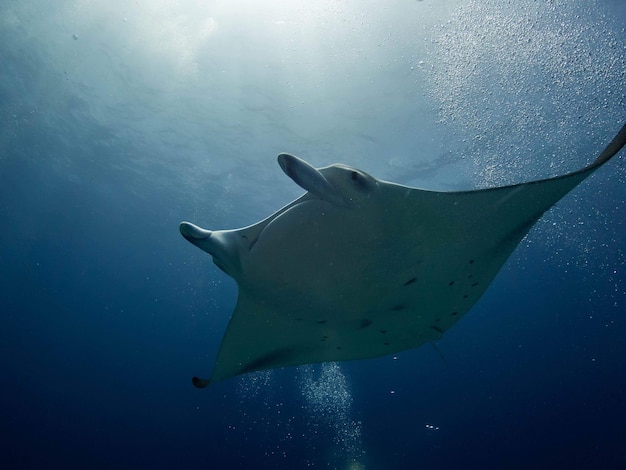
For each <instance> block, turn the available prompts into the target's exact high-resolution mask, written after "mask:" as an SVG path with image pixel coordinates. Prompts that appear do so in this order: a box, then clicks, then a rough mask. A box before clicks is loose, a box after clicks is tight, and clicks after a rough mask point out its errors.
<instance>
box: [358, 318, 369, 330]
mask: <svg viewBox="0 0 626 470" xmlns="http://www.w3.org/2000/svg"><path fill="white" fill-rule="evenodd" d="M371 324H372V320H370V319H369V318H363V319H361V322H360V323H359V329H363V328H367V327H368V326H370V325H371Z"/></svg>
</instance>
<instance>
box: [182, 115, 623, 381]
mask: <svg viewBox="0 0 626 470" xmlns="http://www.w3.org/2000/svg"><path fill="white" fill-rule="evenodd" d="M625 142H626V126H624V127H623V128H622V129H621V130H620V132H619V133H618V134H617V136H616V137H615V138H614V139H613V141H612V142H611V143H610V144H609V145H608V146H607V148H606V149H605V150H604V151H603V152H602V153H601V154H600V156H599V157H598V158H597V159H596V160H595V161H594V162H593V163H592V164H591V165H589V166H587V167H585V168H583V169H581V170H579V171H575V172H573V173H569V174H567V175H563V176H557V177H554V178H549V179H544V180H540V181H531V182H528V183H522V184H516V185H512V186H505V187H499V188H490V189H483V190H476V191H461V192H438V191H427V190H423V189H416V188H411V187H407V186H402V185H399V184H394V183H388V182H385V181H380V180H377V179H375V178H373V177H371V176H370V175H368V174H366V173H364V172H362V171H360V170H357V169H355V168H351V167H348V166H345V165H330V166H327V167H324V168H318V169H316V168H314V167H312V166H311V165H309V164H308V163H306V162H305V161H303V160H301V159H299V158H297V157H294V156H292V155H289V154H280V155H279V156H278V162H279V164H280V166H281V168H282V169H283V171H284V172H285V173H286V174H287V175H288V176H289V177H290V178H292V179H293V180H294V181H295V182H296V183H297V184H299V185H300V186H302V187H303V188H304V189H305V190H307V192H306V193H305V194H304V195H303V196H302V197H300V198H298V199H296V200H295V201H293V202H292V203H290V204H288V205H287V206H285V207H283V208H282V209H280V210H279V211H277V212H276V213H274V214H273V215H271V216H269V217H268V218H266V219H265V220H262V221H261V222H258V223H256V224H254V225H251V226H249V227H245V228H241V229H237V230H220V231H209V230H204V229H202V228H200V227H197V226H195V225H193V224H191V223H188V222H182V223H181V224H180V232H181V233H182V235H183V236H184V237H185V238H186V239H187V240H189V241H190V242H191V243H193V244H194V245H196V246H198V247H199V248H201V249H202V250H204V251H206V252H207V253H209V254H210V255H212V256H213V260H214V262H215V264H216V265H217V266H218V267H220V268H221V269H222V270H223V271H225V272H226V273H227V274H228V275H230V276H232V277H233V278H234V279H235V281H236V282H237V285H238V287H239V297H238V300H237V306H236V308H235V311H234V313H233V315H232V318H231V320H230V323H229V325H228V328H227V330H226V333H225V335H224V339H223V341H222V344H221V347H220V350H219V353H218V357H217V361H216V364H215V368H214V370H213V374H212V376H211V378H210V379H200V378H197V377H194V379H193V383H194V385H196V386H197V387H205V386H207V385H208V384H209V383H212V382H216V381H219V380H223V379H226V378H228V377H232V376H235V375H238V374H243V373H246V372H252V371H256V370H263V369H272V368H276V367H283V366H294V365H299V364H308V363H315V362H325V361H344V360H350V359H363V358H371V357H376V356H383V355H387V354H391V353H395V352H398V351H402V350H406V349H410V348H416V347H418V346H420V345H422V344H424V343H425V342H428V341H433V340H437V339H438V338H440V337H441V335H442V334H443V333H444V332H445V331H446V330H448V329H449V328H450V327H451V326H452V325H454V324H455V323H456V322H457V321H458V320H459V318H461V317H462V316H463V315H464V314H465V313H467V312H468V310H469V309H470V308H471V307H472V306H473V305H474V304H475V303H476V301H477V300H478V299H479V298H480V296H481V295H482V294H483V292H485V290H486V289H487V287H488V286H489V284H490V283H491V281H492V280H493V278H494V277H495V275H496V274H497V272H498V270H499V269H500V267H501V266H502V265H503V263H504V262H505V261H506V259H507V258H508V257H509V255H510V254H511V253H512V252H513V250H514V249H515V248H516V247H517V245H518V244H519V242H520V240H522V238H523V237H524V236H525V235H526V233H528V231H529V230H530V228H531V227H532V226H533V224H534V223H535V222H536V221H537V220H538V219H539V218H540V217H541V216H542V214H543V213H544V212H545V211H546V210H548V209H549V208H550V207H551V206H552V205H553V204H554V203H555V202H557V201H558V200H559V199H561V198H562V197H563V196H564V195H566V194H567V193H568V192H569V191H571V190H572V189H573V188H574V187H576V185H578V184H579V183H580V182H581V181H583V180H584V179H585V178H587V177H588V176H589V175H590V174H591V173H593V172H594V171H595V170H596V169H598V168H599V167H600V166H601V165H603V164H604V163H606V162H607V161H608V160H609V159H610V158H611V157H613V156H614V155H615V154H616V153H617V152H618V151H619V150H620V149H621V148H622V147H623V146H624V143H625Z"/></svg>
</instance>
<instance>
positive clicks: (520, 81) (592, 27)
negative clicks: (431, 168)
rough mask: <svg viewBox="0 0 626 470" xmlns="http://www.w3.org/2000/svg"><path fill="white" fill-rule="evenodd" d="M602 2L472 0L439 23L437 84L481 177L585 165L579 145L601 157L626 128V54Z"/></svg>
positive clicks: (443, 113)
mask: <svg viewBox="0 0 626 470" xmlns="http://www.w3.org/2000/svg"><path fill="white" fill-rule="evenodd" d="M603 7H604V5H603V4H602V2H599V1H598V0H584V1H580V2H551V1H547V2H536V1H530V0H521V1H516V2H502V1H500V0H470V1H468V2H464V3H463V4H462V5H461V6H460V7H459V9H458V10H457V11H456V12H455V13H454V14H453V15H452V17H451V18H450V20H449V21H448V22H447V23H445V24H441V25H438V26H437V30H436V32H435V34H434V36H435V39H434V44H433V46H434V47H432V48H430V50H431V54H432V57H430V58H429V60H428V62H430V63H431V64H432V66H431V73H432V80H431V83H432V84H433V85H432V90H431V93H432V95H433V97H434V99H435V102H436V103H437V105H438V106H439V113H440V119H441V122H442V124H443V125H446V126H449V127H450V129H454V131H456V132H457V133H458V134H460V135H458V134H457V136H458V137H459V139H460V140H461V141H462V148H463V149H464V150H463V151H462V152H463V155H462V157H463V158H465V160H466V162H468V163H470V164H471V167H470V168H469V171H470V172H471V173H472V175H473V177H474V178H475V181H474V184H475V185H476V186H479V187H480V186H483V187H486V186H495V185H502V184H509V183H514V182H519V181H520V178H521V179H532V178H535V177H537V176H542V177H545V176H551V175H554V174H557V173H562V172H564V171H570V170H573V169H578V167H579V165H580V163H581V162H580V160H578V159H572V158H571V155H572V154H576V155H581V154H582V155H585V154H586V153H589V154H590V157H592V156H594V154H595V151H597V150H598V149H601V147H602V144H603V143H605V142H604V139H606V129H615V130H616V131H617V130H618V129H619V127H621V122H619V120H620V119H621V118H622V115H623V111H621V108H622V107H623V104H624V101H625V93H626V92H625V90H624V88H623V83H624V80H626V54H625V52H624V48H623V44H622V43H621V41H620V39H619V38H618V37H616V35H615V33H614V31H616V30H620V29H621V27H618V25H614V24H611V21H612V19H610V18H607V17H606V16H604V15H603V14H602V8H603ZM613 23H615V21H613ZM581 151H582V153H581ZM548 161H549V162H551V163H550V165H551V166H550V168H549V169H548V170H546V169H545V162H548ZM589 162H590V160H587V161H586V162H583V163H589ZM533 163H536V164H537V165H539V164H540V163H541V164H542V165H541V166H537V167H536V168H534V167H533ZM546 172H547V173H548V174H546Z"/></svg>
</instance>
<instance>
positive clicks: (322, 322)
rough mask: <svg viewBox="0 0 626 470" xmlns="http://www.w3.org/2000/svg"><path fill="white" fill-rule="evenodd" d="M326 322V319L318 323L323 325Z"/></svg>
mask: <svg viewBox="0 0 626 470" xmlns="http://www.w3.org/2000/svg"><path fill="white" fill-rule="evenodd" d="M324 323H326V320H320V321H318V322H317V324H318V325H323V324H324Z"/></svg>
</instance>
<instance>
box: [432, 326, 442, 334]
mask: <svg viewBox="0 0 626 470" xmlns="http://www.w3.org/2000/svg"><path fill="white" fill-rule="evenodd" d="M431 328H432V329H433V330H435V331H436V332H437V333H439V334H443V330H442V329H441V328H439V327H438V326H435V325H431Z"/></svg>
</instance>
